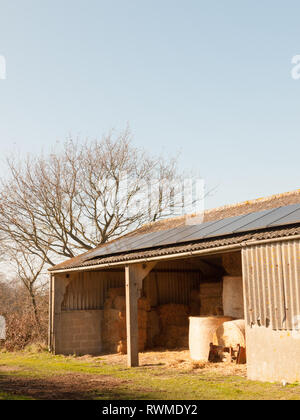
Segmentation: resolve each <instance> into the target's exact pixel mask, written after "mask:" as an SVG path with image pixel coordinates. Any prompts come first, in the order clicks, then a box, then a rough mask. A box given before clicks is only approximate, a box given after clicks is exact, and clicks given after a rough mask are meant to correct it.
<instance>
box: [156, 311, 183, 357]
mask: <svg viewBox="0 0 300 420" xmlns="http://www.w3.org/2000/svg"><path fill="white" fill-rule="evenodd" d="M158 315H159V322H160V333H159V334H158V335H157V336H156V337H154V340H153V341H154V344H155V345H156V346H158V347H165V348H168V349H175V348H188V336H189V319H188V316H189V308H188V306H186V305H181V304H173V303H170V304H166V305H161V306H159V307H158Z"/></svg>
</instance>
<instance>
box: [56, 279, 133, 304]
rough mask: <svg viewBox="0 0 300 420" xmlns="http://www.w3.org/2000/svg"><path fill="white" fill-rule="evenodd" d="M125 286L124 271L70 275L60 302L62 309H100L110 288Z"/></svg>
mask: <svg viewBox="0 0 300 420" xmlns="http://www.w3.org/2000/svg"><path fill="white" fill-rule="evenodd" d="M123 286H124V287H125V277H124V271H122V272H121V271H120V272H114V271H111V272H108V271H107V272H104V271H103V272H101V271H98V272H95V271H94V272H81V273H80V272H79V273H76V274H73V275H72V278H71V280H70V283H69V285H68V286H67V290H66V294H65V296H64V301H63V304H62V310H63V311H75V310H92V309H102V308H103V305H104V301H105V299H106V296H107V292H108V290H109V289H111V288H115V287H123Z"/></svg>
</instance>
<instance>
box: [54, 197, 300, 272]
mask: <svg viewBox="0 0 300 420" xmlns="http://www.w3.org/2000/svg"><path fill="white" fill-rule="evenodd" d="M272 198H274V199H273V200H272ZM291 202H292V204H291ZM286 203H289V205H284V204H286ZM276 204H277V205H276ZM250 209H252V210H253V209H255V210H256V211H251V210H250ZM257 209H259V210H257ZM247 210H248V211H247ZM225 215H227V217H226V216H225ZM228 215H230V216H231V217H229V216H228ZM222 216H223V217H222ZM224 216H225V217H224ZM188 220H189V223H192V224H186V218H182V217H181V218H174V219H168V220H166V221H160V222H157V223H154V224H149V225H146V226H144V227H142V228H141V229H138V230H137V231H135V232H133V233H131V234H129V235H126V236H124V237H121V238H119V239H117V240H115V241H111V242H108V243H107V244H104V245H102V246H99V247H97V248H95V249H94V250H91V251H88V252H86V253H84V254H82V255H80V256H78V257H75V258H72V259H70V260H68V261H65V262H63V263H61V264H59V265H57V266H55V267H53V268H51V269H50V271H59V272H61V271H69V270H76V269H77V268H78V269H84V268H85V269H91V268H93V269H94V268H96V267H97V266H99V268H100V267H101V266H104V265H106V266H107V265H114V264H119V265H121V264H126V263H128V262H135V261H139V260H141V259H145V258H146V259H147V258H148V259H149V258H150V259H151V258H152V259H155V258H161V257H168V256H169V257H171V256H172V255H175V254H182V255H186V254H189V253H190V254H191V253H192V252H196V251H200V250H205V249H206V250H209V249H212V248H219V247H228V249H230V247H233V246H234V245H238V244H241V243H242V242H245V241H249V240H263V239H272V238H276V237H287V236H294V235H298V234H300V196H299V190H298V191H295V192H292V193H286V194H283V195H278V196H273V197H269V198H268V199H259V200H254V201H252V202H244V203H240V204H237V205H235V206H225V207H223V208H219V209H214V210H209V211H207V212H205V214H204V222H203V223H200V224H193V217H189V219H188Z"/></svg>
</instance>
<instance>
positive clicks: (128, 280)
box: [125, 266, 139, 367]
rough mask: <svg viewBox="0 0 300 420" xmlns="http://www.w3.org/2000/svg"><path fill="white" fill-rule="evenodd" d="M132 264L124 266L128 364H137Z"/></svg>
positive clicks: (135, 281) (135, 286) (136, 288)
mask: <svg viewBox="0 0 300 420" xmlns="http://www.w3.org/2000/svg"><path fill="white" fill-rule="evenodd" d="M135 274H136V273H135V270H134V268H133V267H132V266H128V267H126V268H125V288H126V329H127V358H128V366H129V367H134V366H138V365H139V348H138V346H139V331H138V284H137V279H136V276H135Z"/></svg>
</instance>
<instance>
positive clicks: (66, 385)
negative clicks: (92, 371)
mask: <svg viewBox="0 0 300 420" xmlns="http://www.w3.org/2000/svg"><path fill="white" fill-rule="evenodd" d="M0 390H1V391H2V392H5V393H7V394H10V395H14V396H18V395H20V396H27V397H31V398H33V399H40V400H91V399H99V398H100V399H130V398H133V397H134V396H135V397H136V394H135V395H134V391H130V386H129V381H125V380H122V379H118V378H113V377H111V376H106V375H81V374H67V375H59V376H51V377H46V378H24V377H18V376H10V375H5V374H2V375H0Z"/></svg>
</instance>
